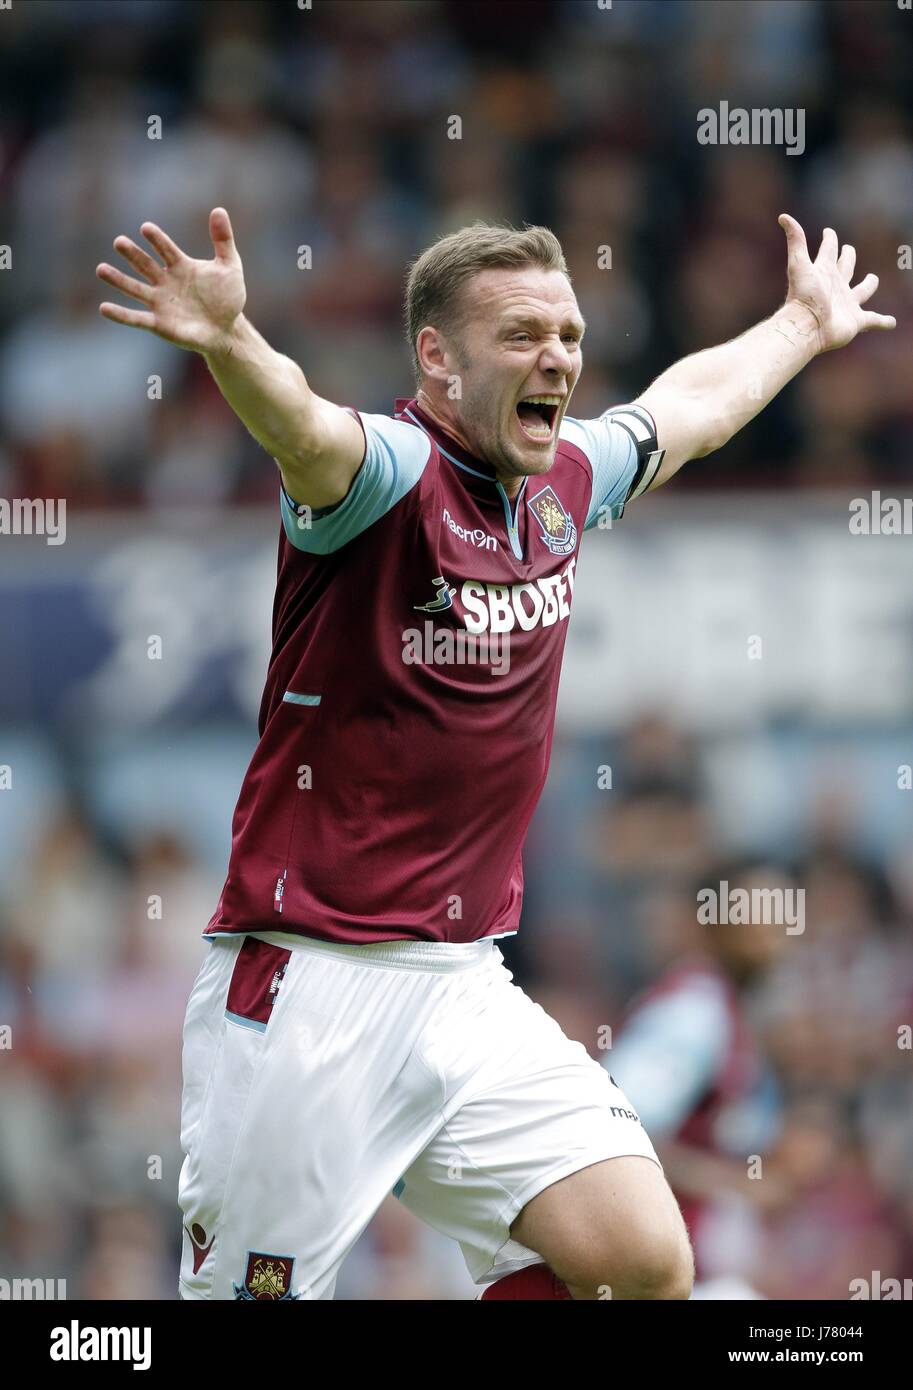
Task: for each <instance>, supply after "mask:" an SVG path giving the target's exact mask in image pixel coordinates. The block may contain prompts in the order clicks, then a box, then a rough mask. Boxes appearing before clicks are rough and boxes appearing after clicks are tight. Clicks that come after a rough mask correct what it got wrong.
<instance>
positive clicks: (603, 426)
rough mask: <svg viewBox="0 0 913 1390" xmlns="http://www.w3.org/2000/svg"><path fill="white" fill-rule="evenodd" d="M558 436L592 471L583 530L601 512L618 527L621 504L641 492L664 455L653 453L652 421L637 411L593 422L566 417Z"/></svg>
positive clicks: (630, 408) (620, 409) (619, 408)
mask: <svg viewBox="0 0 913 1390" xmlns="http://www.w3.org/2000/svg"><path fill="white" fill-rule="evenodd" d="M561 432H562V435H564V437H565V438H567V439H568V440H569V441H570V443H571V444H576V445H577V447H578V449H581V450H582V451H583V453H584V454H586V456H587V458H588V459H589V461H590V467H591V469H592V471H593V493H592V496H591V498H590V508H589V511H588V512H587V517H586V521H585V522H584V530H589V528H590V527H591V526H595V525H596V523H597V522H598V521H599V518H600V515H602V513H603V512H604V511H606V510H607V511H608V512H609V513H610V515H611V517H612V520H613V521H617V520H618V518H619V517H620V516H622V514H623V513H624V509H625V504H626V503H627V502H630V501H631V499H632V498H634V497H639V496H640V494H641V493H642V492H646V490H647V488H648V487H649V486H650V484H651V483H652V482H653V479H654V478H655V477H656V474H657V473H658V472H659V466H660V464H661V463H662V461H663V455H664V453H665V450H664V449H659V448H658V447H657V441H656V424H655V422H654V420H653V416H652V415H651V414H650V412H649V411H648V410H645V409H644V408H643V406H640V405H616V406H613V407H612V408H611V410H607V411H605V413H604V414H602V415H600V416H599V418H598V419H596V420H576V419H573V418H571V417H567V418H566V419H565V421H564V424H563V425H562V429H561Z"/></svg>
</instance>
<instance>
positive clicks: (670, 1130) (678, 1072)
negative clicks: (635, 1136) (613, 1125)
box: [600, 978, 731, 1140]
mask: <svg viewBox="0 0 913 1390" xmlns="http://www.w3.org/2000/svg"><path fill="white" fill-rule="evenodd" d="M730 1028H731V1022H730V1017H729V1011H728V1009H727V1007H726V1001H725V999H724V996H723V991H722V989H721V988H720V987H719V986H717V985H716V984H715V983H714V982H713V980H711V979H707V978H704V979H696V980H694V981H693V982H692V983H691V984H689V985H688V987H687V988H686V989H682V990H679V991H677V992H676V993H674V994H664V995H660V996H659V998H658V999H654V1000H653V1001H652V1002H650V1003H647V1004H644V1005H643V1007H642V1008H641V1009H639V1010H637V1011H636V1012H635V1013H634V1014H633V1015H632V1017H631V1019H630V1021H629V1022H628V1024H627V1026H626V1027H625V1028H624V1030H623V1031H622V1033H621V1036H620V1037H619V1039H618V1042H617V1043H616V1044H615V1046H614V1047H612V1048H610V1049H609V1050H608V1051H607V1052H605V1053H604V1054H603V1056H602V1057H601V1058H600V1060H601V1062H602V1065H603V1066H604V1067H605V1068H606V1070H607V1071H609V1072H610V1073H611V1075H612V1076H613V1077H614V1078H615V1080H616V1081H617V1083H618V1085H619V1086H620V1087H621V1089H622V1090H623V1091H624V1093H625V1095H626V1096H627V1097H628V1100H629V1101H630V1102H631V1104H632V1105H633V1106H634V1109H635V1110H636V1111H637V1113H638V1115H639V1116H640V1118H641V1121H642V1123H643V1126H644V1129H645V1130H646V1131H647V1133H648V1134H649V1135H650V1136H651V1138H652V1139H654V1140H655V1139H662V1138H668V1137H669V1136H670V1135H672V1134H674V1133H675V1131H676V1130H677V1129H678V1127H679V1125H680V1124H681V1123H682V1121H683V1120H684V1119H685V1118H686V1116H687V1115H688V1113H689V1112H690V1111H691V1110H692V1109H693V1107H694V1106H695V1105H696V1104H697V1102H698V1100H699V1099H700V1097H701V1095H702V1094H703V1093H704V1091H706V1089H707V1087H708V1086H709V1085H710V1084H711V1082H712V1081H713V1079H714V1077H715V1076H716V1074H717V1072H718V1070H719V1066H720V1063H721V1062H722V1060H723V1058H724V1056H725V1055H726V1050H727V1047H728V1044H729V1034H730Z"/></svg>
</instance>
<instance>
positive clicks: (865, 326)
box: [636, 213, 896, 487]
mask: <svg viewBox="0 0 913 1390" xmlns="http://www.w3.org/2000/svg"><path fill="white" fill-rule="evenodd" d="M779 222H780V226H781V227H782V228H783V230H784V232H785V233H786V243H787V252H788V264H787V274H788V277H789V289H788V291H787V296H786V302H785V303H784V304H783V305H781V307H780V308H779V309H778V310H777V311H776V313H775V314H773V315H771V317H770V318H769V319H765V320H764V322H763V323H759V324H756V325H755V326H754V328H749V329H748V331H747V332H746V333H743V334H742V335H741V337H738V338H734V339H733V340H732V341H731V342H729V343H723V344H722V345H721V346H720V347H714V348H708V349H707V350H706V351H705V352H696V353H694V354H693V355H692V356H690V357H684V358H682V360H681V361H680V362H676V364H675V365H674V366H673V367H670V368H669V369H668V371H665V372H663V374H662V376H659V377H657V378H656V380H655V381H654V382H653V383H652V385H650V386H649V387H648V388H647V390H646V391H644V392H643V393H642V394H641V395H640V396H638V398H637V401H636V404H638V405H642V406H643V407H644V408H645V409H646V410H648V411H649V412H650V414H651V415H652V416H653V419H654V420H655V422H656V437H657V443H658V446H659V448H660V449H664V450H665V456H664V458H663V461H662V463H661V465H660V467H659V470H658V472H657V474H656V477H655V478H654V480H653V482H652V484H651V486H652V487H659V486H660V485H661V484H662V483H665V482H668V481H669V479H670V478H671V477H672V476H673V474H674V473H677V472H678V470H679V469H680V468H681V466H682V464H683V463H686V462H687V460H688V459H693V458H703V457H704V455H705V454H709V453H712V452H713V450H714V449H720V448H722V446H723V445H724V444H725V443H726V442H727V441H728V440H729V439H731V438H732V436H733V435H734V434H736V433H737V431H738V430H740V429H742V427H743V426H744V425H747V424H748V422H749V420H753V419H754V417H755V416H756V415H757V414H758V413H759V411H761V410H763V409H764V407H765V406H766V405H767V404H768V402H770V401H772V400H773V398H774V396H775V395H776V394H777V392H778V391H780V390H782V388H783V387H784V386H785V385H786V383H787V382H788V381H789V380H790V379H791V378H792V377H794V376H795V375H796V373H797V372H799V371H801V369H802V368H803V367H804V366H806V365H807V363H809V362H810V361H811V360H812V358H813V357H816V356H817V355H818V353H820V352H829V351H830V350H831V349H832V348H838V347H845V346H846V344H847V343H850V342H852V340H853V339H854V338H855V337H856V334H857V333H866V332H868V330H869V329H871V328H894V327H895V326H896V320H895V319H894V318H893V317H891V316H890V315H886V314H876V313H873V312H872V311H871V310H867V309H863V307H862V306H863V304H865V303H866V302H867V301H868V300H869V299H871V297H872V295H873V294H874V293H875V291H876V289H877V288H878V276H877V275H866V277H865V278H864V279H863V280H860V282H859V284H858V285H854V286H851V284H850V282H851V280H852V278H853V271H854V269H855V267H856V251H855V249H854V248H853V247H852V246H844V247H843V250H842V251H841V252H840V255H839V257H838V254H837V251H838V243H837V234H836V232H835V231H834V230H833V229H832V228H831V227H826V228H825V230H824V236H823V238H822V241H821V247H820V249H819V251H818V255H817V256H816V258H815V260H814V261H812V260H811V258H810V257H809V254H808V247H807V246H806V242H805V233H804V232H803V230H802V228H801V227H800V226H799V223H798V222H796V220H795V219H794V218H792V217H790V216H789V215H788V214H787V213H783V214H782V216H781V217H780V219H779Z"/></svg>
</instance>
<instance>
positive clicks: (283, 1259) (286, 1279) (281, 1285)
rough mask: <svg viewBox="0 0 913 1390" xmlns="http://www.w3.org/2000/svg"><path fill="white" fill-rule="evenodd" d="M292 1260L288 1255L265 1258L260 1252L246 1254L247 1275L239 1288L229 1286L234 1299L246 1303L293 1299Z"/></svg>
mask: <svg viewBox="0 0 913 1390" xmlns="http://www.w3.org/2000/svg"><path fill="white" fill-rule="evenodd" d="M294 1269H295V1260H294V1258H293V1256H291V1255H265V1254H264V1253H263V1252H262V1251H260V1250H249V1251H248V1252H247V1272H246V1274H245V1275H244V1281H243V1283H241V1284H233V1285H232V1287H233V1289H234V1291H235V1298H236V1299H246V1300H248V1301H249V1302H258V1303H262V1302H272V1303H285V1302H288V1301H289V1300H291V1299H297V1298H298V1294H296V1293H293V1292H292V1274H293V1272H294Z"/></svg>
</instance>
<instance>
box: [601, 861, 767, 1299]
mask: <svg viewBox="0 0 913 1390" xmlns="http://www.w3.org/2000/svg"><path fill="white" fill-rule="evenodd" d="M715 878H716V879H718V880H719V881H725V882H727V883H730V884H732V885H738V887H739V888H740V889H745V890H746V891H748V892H751V891H752V890H753V889H760V890H761V891H767V892H771V891H775V890H777V889H785V888H786V887H787V886H788V884H787V880H786V878H785V877H784V875H783V874H782V871H780V870H777V869H775V868H773V867H772V866H766V865H764V864H759V863H750V862H745V863H741V864H737V863H734V864H730V865H728V866H726V867H725V868H722V869H721V870H720V872H719V873H718V874H715V875H710V876H709V877H704V878H703V879H702V880H701V884H700V885H698V888H699V889H700V888H703V887H705V886H706V884H707V883H708V882H713V881H714V879H715ZM679 925H680V927H681V928H683V929H684V931H685V932H686V933H687V937H688V939H689V940H690V941H691V943H692V946H691V949H690V950H686V951H685V953H684V955H683V957H682V959H681V960H680V961H678V962H677V963H676V964H675V965H674V966H672V967H671V968H669V969H667V970H666V971H665V972H664V973H663V974H662V975H660V976H659V978H658V979H657V980H655V981H654V982H653V983H652V984H651V986H650V987H649V988H648V989H646V990H644V992H643V993H642V994H641V995H640V996H639V997H638V998H636V999H635V1000H634V1001H633V1002H632V1004H631V1006H630V1009H629V1011H628V1015H627V1018H626V1020H625V1023H624V1026H623V1028H622V1030H621V1033H620V1036H619V1039H618V1041H617V1043H616V1044H615V1045H614V1047H613V1048H612V1049H611V1050H610V1051H608V1052H607V1053H606V1054H605V1056H604V1058H603V1066H604V1067H605V1068H606V1069H607V1070H609V1071H611V1073H612V1075H613V1077H615V1076H617V1078H618V1082H619V1084H620V1085H621V1086H622V1087H623V1088H624V1090H625V1093H626V1094H627V1095H628V1096H629V1097H630V1099H631V1102H632V1104H633V1105H635V1106H636V1107H637V1111H638V1113H639V1115H640V1117H641V1120H642V1121H643V1123H644V1126H645V1127H646V1129H647V1130H648V1132H649V1134H650V1135H651V1137H652V1139H653V1141H654V1143H655V1144H656V1146H657V1153H658V1154H659V1156H660V1158H661V1160H662V1164H663V1169H664V1171H665V1174H666V1177H667V1178H668V1180H669V1183H670V1185H671V1187H672V1190H673V1191H674V1193H675V1195H676V1197H677V1198H678V1200H679V1203H680V1205H681V1210H682V1215H683V1216H684V1218H685V1223H686V1225H687V1227H688V1232H689V1235H690V1236H691V1241H692V1246H693V1249H694V1257H695V1269H696V1274H697V1278H698V1281H699V1282H698V1284H697V1285H696V1286H695V1296H697V1297H701V1296H702V1297H713V1298H720V1297H735V1298H742V1297H757V1296H758V1295H757V1294H756V1293H755V1292H754V1290H752V1289H751V1288H750V1286H749V1285H748V1284H747V1283H746V1282H745V1280H744V1278H743V1277H742V1276H743V1271H742V1270H740V1269H736V1268H733V1266H732V1264H731V1260H732V1252H733V1251H736V1250H737V1251H739V1252H742V1253H743V1254H744V1253H745V1252H748V1254H749V1255H750V1254H753V1253H754V1252H755V1251H756V1250H757V1249H758V1247H759V1244H760V1241H761V1234H760V1217H761V1214H762V1213H763V1212H764V1211H765V1210H768V1209H770V1208H771V1207H774V1208H779V1207H780V1206H781V1205H782V1204H783V1202H784V1201H785V1199H786V1197H787V1196H788V1195H789V1194H790V1187H789V1184H788V1182H786V1180H785V1176H784V1172H783V1170H782V1166H779V1167H778V1165H777V1162H776V1159H775V1158H769V1157H768V1155H770V1153H771V1150H772V1147H773V1145H774V1144H775V1142H776V1140H777V1136H778V1132H779V1126H780V1112H781V1099H780V1096H779V1094H778V1086H777V1083H776V1080H775V1075H774V1071H773V1068H772V1067H771V1066H770V1064H769V1062H768V1060H767V1058H766V1056H765V1054H764V1050H763V1046H762V1045H761V1043H760V1042H759V1040H758V1038H757V1036H756V1030H755V1028H754V1026H753V1023H752V1015H751V1001H752V997H753V996H754V995H755V994H756V992H757V990H758V987H759V986H760V985H761V984H762V982H763V981H764V979H765V977H767V975H768V972H769V971H770V969H771V968H772V967H773V965H775V964H776V962H777V961H778V960H779V959H780V958H781V956H782V951H783V947H784V944H785V942H786V940H787V936H786V933H785V931H784V927H783V925H782V924H778V923H777V922H764V921H754V920H753V921H751V922H747V923H746V922H725V923H723V922H717V923H708V924H706V925H698V922H697V908H696V899H695V898H691V899H690V900H689V899H688V898H687V896H686V895H683V897H682V899H681V919H680V923H679ZM760 1156H763V1158H762V1163H758V1158H759V1157H760ZM752 1164H753V1166H752ZM749 1169H751V1171H749ZM736 1228H737V1229H736ZM734 1233H735V1234H737V1236H738V1238H737V1239H736V1240H735V1241H733V1239H732V1236H733V1234H734Z"/></svg>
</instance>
